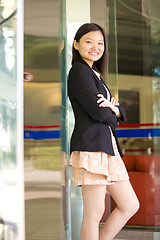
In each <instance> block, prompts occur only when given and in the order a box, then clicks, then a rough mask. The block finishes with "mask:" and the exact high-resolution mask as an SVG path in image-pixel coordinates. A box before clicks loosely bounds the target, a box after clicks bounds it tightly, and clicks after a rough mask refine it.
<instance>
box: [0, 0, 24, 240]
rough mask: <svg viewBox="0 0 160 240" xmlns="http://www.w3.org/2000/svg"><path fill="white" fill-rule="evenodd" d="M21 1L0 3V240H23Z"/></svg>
mask: <svg viewBox="0 0 160 240" xmlns="http://www.w3.org/2000/svg"><path fill="white" fill-rule="evenodd" d="M23 183H24V181H23V1H18V0H17V1H16V0H5V1H0V239H3V240H8V239H9V240H18V239H19V240H23V239H24V197H23V195H24V186H23Z"/></svg>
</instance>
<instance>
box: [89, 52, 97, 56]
mask: <svg viewBox="0 0 160 240" xmlns="http://www.w3.org/2000/svg"><path fill="white" fill-rule="evenodd" d="M89 54H91V55H93V56H97V55H98V54H99V53H97V52H90V53H89Z"/></svg>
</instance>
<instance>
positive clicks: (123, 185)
mask: <svg viewBox="0 0 160 240" xmlns="http://www.w3.org/2000/svg"><path fill="white" fill-rule="evenodd" d="M107 190H108V192H109V193H110V195H111V196H112V198H113V199H114V201H115V202H116V204H117V207H118V208H119V209H121V210H124V211H133V212H134V211H135V212H136V211H137V210H138V208H139V201H138V199H137V196H136V194H135V191H134V189H133V187H132V185H131V183H130V181H129V180H127V181H120V182H116V183H114V184H113V185H108V186H107Z"/></svg>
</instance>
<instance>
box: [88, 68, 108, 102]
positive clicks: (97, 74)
mask: <svg viewBox="0 0 160 240" xmlns="http://www.w3.org/2000/svg"><path fill="white" fill-rule="evenodd" d="M92 71H93V72H94V73H95V74H96V76H97V77H98V79H99V80H100V81H101V75H100V74H99V73H98V72H96V71H95V70H94V69H92ZM102 84H103V83H102ZM103 86H104V88H105V89H106V92H107V100H108V101H110V96H111V95H110V92H109V91H108V88H107V87H106V86H105V85H104V84H103Z"/></svg>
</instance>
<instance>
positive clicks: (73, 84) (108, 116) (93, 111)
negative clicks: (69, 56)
mask: <svg viewBox="0 0 160 240" xmlns="http://www.w3.org/2000/svg"><path fill="white" fill-rule="evenodd" d="M91 71H92V70H91V69H90V68H89V67H88V66H87V65H85V64H82V63H75V64H74V65H73V67H72V68H71V70H70V72H69V77H68V91H69V96H70V94H71V95H72V96H73V97H74V98H75V99H76V100H77V101H78V102H79V104H80V105H81V107H82V108H83V109H84V110H85V111H86V112H87V113H88V114H89V115H90V117H92V118H93V119H94V120H97V121H99V122H102V123H106V124H108V125H109V126H111V127H112V128H113V129H116V128H117V126H118V121H117V117H116V115H115V113H114V112H112V111H111V109H110V108H109V107H105V108H103V107H99V104H98V103H97V100H98V99H99V98H98V97H97V94H99V93H100V92H99V91H98V88H97V86H96V83H95V80H94V77H93V74H92V72H91Z"/></svg>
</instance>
